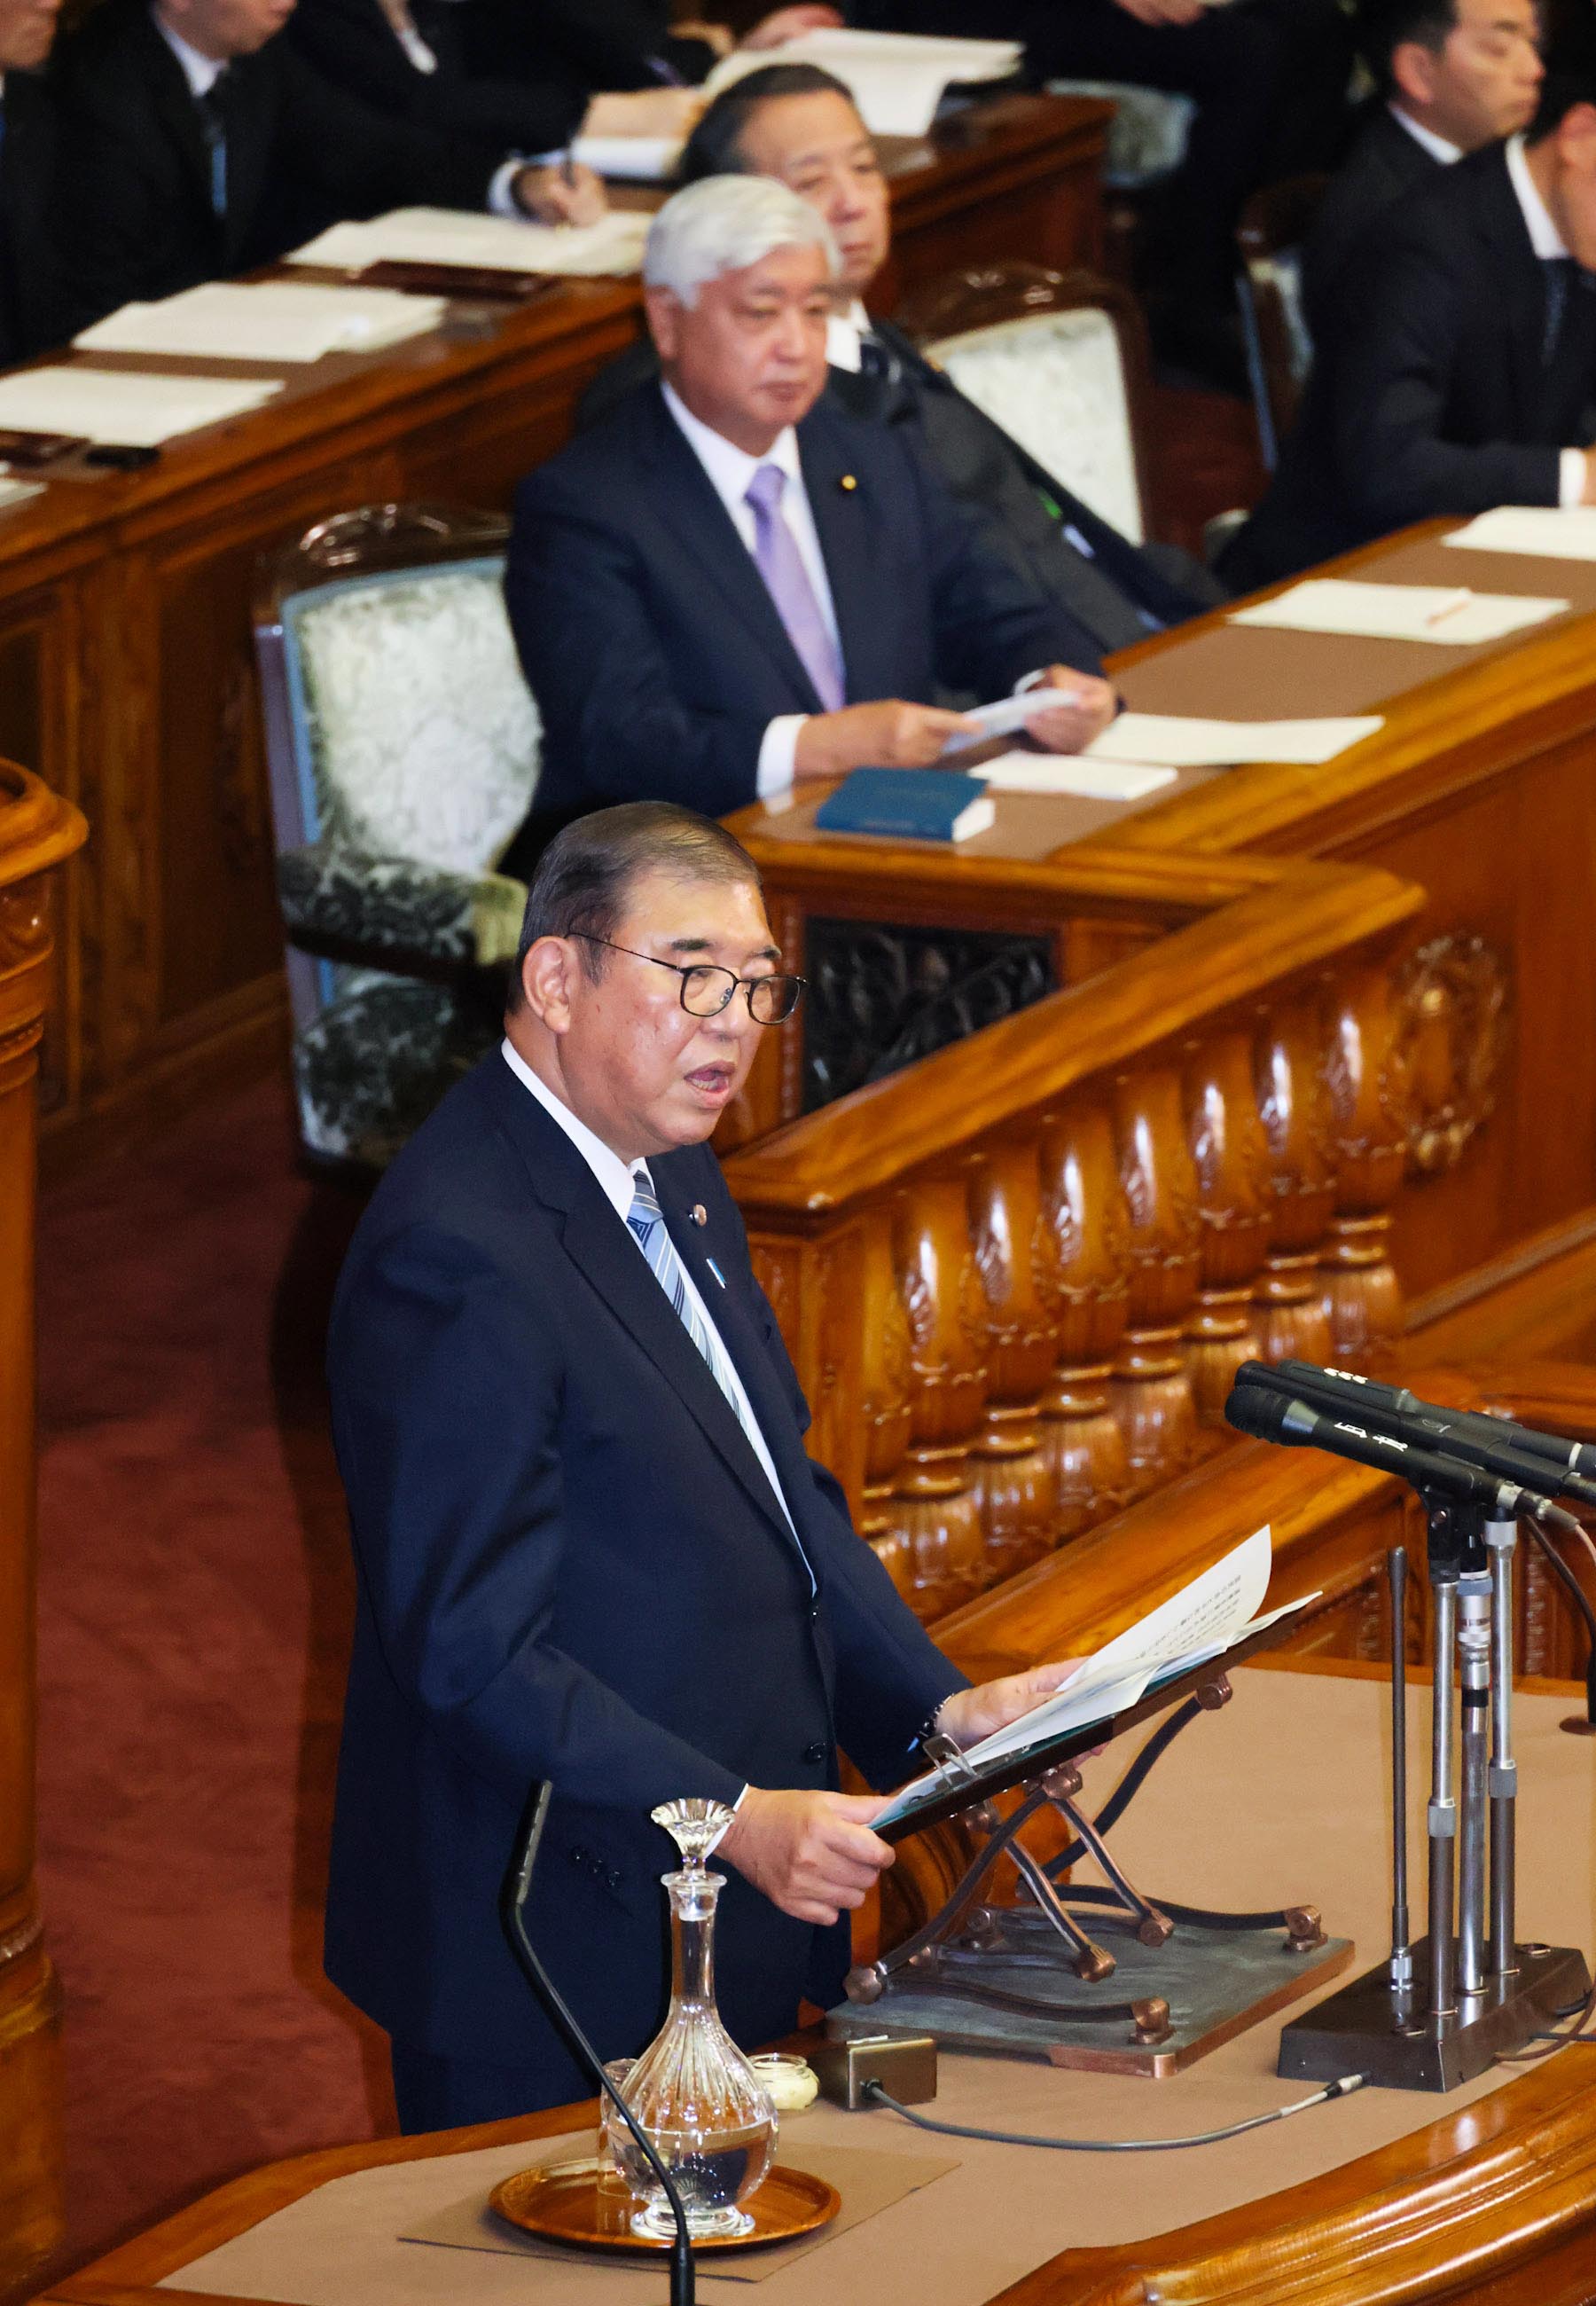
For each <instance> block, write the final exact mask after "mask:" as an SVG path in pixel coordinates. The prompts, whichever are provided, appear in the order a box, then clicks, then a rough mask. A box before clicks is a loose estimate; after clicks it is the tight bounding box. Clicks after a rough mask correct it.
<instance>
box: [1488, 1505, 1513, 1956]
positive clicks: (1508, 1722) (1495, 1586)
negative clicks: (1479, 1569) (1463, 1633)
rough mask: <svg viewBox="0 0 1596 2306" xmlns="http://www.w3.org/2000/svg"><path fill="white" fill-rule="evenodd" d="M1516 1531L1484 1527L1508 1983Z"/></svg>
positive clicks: (1497, 1893) (1498, 1905) (1494, 1915)
mask: <svg viewBox="0 0 1596 2306" xmlns="http://www.w3.org/2000/svg"><path fill="white" fill-rule="evenodd" d="M1517 1542H1518V1525H1517V1524H1516V1523H1515V1522H1510V1521H1489V1522H1487V1523H1486V1525H1485V1543H1486V1547H1487V1550H1489V1555H1490V1773H1489V1781H1488V1784H1489V1794H1490V1970H1491V1975H1492V1977H1511V1976H1512V1975H1513V1974H1514V1972H1515V1970H1516V1969H1517V1968H1518V1952H1517V1944H1516V1939H1517V1932H1518V1919H1517V1915H1516V1912H1515V1905H1516V1888H1515V1878H1514V1877H1515V1866H1516V1852H1515V1817H1516V1815H1517V1802H1518V1764H1517V1763H1516V1762H1515V1760H1514V1758H1513V1552H1514V1548H1515V1545H1516V1544H1517Z"/></svg>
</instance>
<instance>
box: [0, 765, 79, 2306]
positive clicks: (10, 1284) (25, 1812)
mask: <svg viewBox="0 0 1596 2306" xmlns="http://www.w3.org/2000/svg"><path fill="white" fill-rule="evenodd" d="M82 838H83V821H82V819H81V817H80V816H79V815H78V813H77V811H76V810H75V809H73V808H71V807H68V806H67V805H66V804H65V803H64V801H61V800H58V799H56V798H55V795H54V794H52V793H50V792H48V791H47V790H45V788H44V787H43V786H42V785H41V784H40V783H39V782H38V779H37V778H35V777H30V776H29V775H27V774H26V773H24V772H23V771H21V770H20V769H13V768H12V767H11V766H10V765H9V764H4V763H0V2294H4V2293H6V2292H8V2291H9V2290H10V2289H11V2288H12V2287H13V2285H14V2284H15V2283H16V2282H17V2281H18V2280H19V2279H20V2278H21V2277H23V2276H26V2275H27V2274H28V2272H29V2271H30V2268H37V2267H38V2263H39V2260H40V2259H41V2258H42V2257H43V2255H44V2253H45V2251H46V2250H47V2249H48V2248H49V2246H50V2244H51V2243H52V2242H54V2241H55V2237H56V2235H57V2234H58V2233H59V2231H60V2221H61V2076H60V2042H59V2037H60V2028H61V1988H60V1986H59V1984H58V1983H57V1981H56V1977H55V1970H54V1969H53V1968H52V1967H51V1964H50V1961H49V1960H48V1958H47V1954H46V1952H45V1946H44V1939H43V1936H42V1935H41V1934H40V1929H39V1917H38V1897H37V1894H36V1892H35V1890H34V1886H33V1815H34V1785H33V1781H34V1772H33V1754H34V1734H35V1718H34V1717H35V1681H34V1584H33V1553H34V1538H33V1533H34V1511H33V1507H34V1487H35V1462H34V1431H33V1402H34V1396H33V1180H34V1126H35V1117H36V1116H35V1080H36V1072H37V1067H38V1044H39V1036H40V1031H41V1029H42V1021H43V1016H44V1007H45V1002H46V998H47V994H48V991H49V984H50V948H51V942H52V934H53V924H52V910H53V908H52V898H53V895H54V893H55V889H56V888H58V887H59V868H60V867H62V865H63V864H64V862H65V860H66V859H67V858H68V857H70V856H71V854H72V852H73V850H74V849H76V848H77V846H78V844H79V842H80V841H81V840H82Z"/></svg>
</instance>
